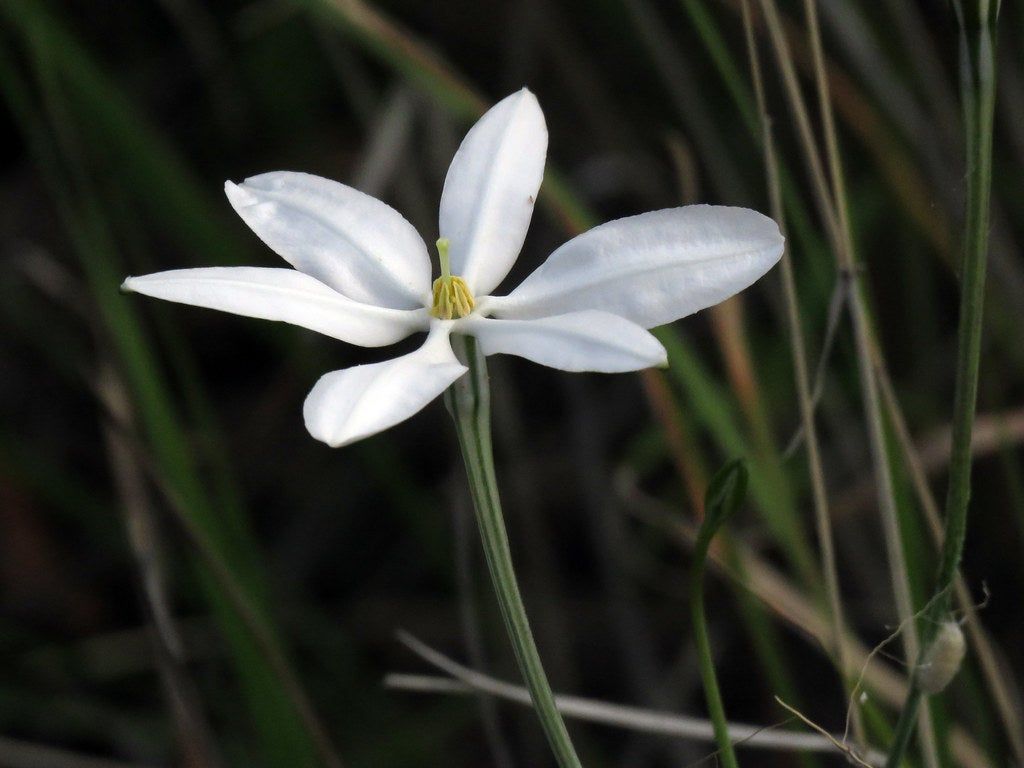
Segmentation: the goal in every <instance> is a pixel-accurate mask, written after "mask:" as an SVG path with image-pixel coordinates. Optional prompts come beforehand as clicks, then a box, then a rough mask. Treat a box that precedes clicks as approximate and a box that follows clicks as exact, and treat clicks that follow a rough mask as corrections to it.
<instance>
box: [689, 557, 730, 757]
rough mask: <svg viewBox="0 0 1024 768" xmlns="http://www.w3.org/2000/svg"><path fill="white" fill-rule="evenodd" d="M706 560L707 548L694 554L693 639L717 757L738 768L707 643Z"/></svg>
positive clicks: (691, 611) (691, 588) (713, 663)
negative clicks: (705, 610) (713, 732)
mask: <svg viewBox="0 0 1024 768" xmlns="http://www.w3.org/2000/svg"><path fill="white" fill-rule="evenodd" d="M706 558H707V546H705V547H704V551H703V552H697V553H695V554H694V574H693V581H692V582H691V584H690V614H691V617H692V621H693V636H694V639H695V640H696V642H697V665H698V666H699V667H700V677H701V680H702V681H703V683H704V698H705V699H706V701H707V705H708V715H709V716H710V717H711V724H712V725H713V726H714V729H715V741H717V742H718V757H719V758H721V761H722V765H723V766H724V767H725V768H739V766H738V763H737V762H736V753H735V752H734V751H733V748H732V740H731V739H730V738H729V724H728V720H726V717H725V706H724V705H723V704H722V693H721V691H719V689H718V677H717V676H716V675H715V662H714V659H712V657H711V641H710V640H709V639H708V625H707V619H706V618H705V616H704V562H705V560H706Z"/></svg>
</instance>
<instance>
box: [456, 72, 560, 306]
mask: <svg viewBox="0 0 1024 768" xmlns="http://www.w3.org/2000/svg"><path fill="white" fill-rule="evenodd" d="M547 149H548V129H547V126H546V125H545V123H544V113H543V112H541V109H540V105H539V104H538V103H537V99H536V97H535V96H534V95H533V94H532V93H530V92H529V91H528V90H526V89H525V88H524V89H522V90H521V91H519V92H517V93H513V94H512V95H511V96H507V97H506V98H504V99H502V100H501V101H499V102H498V103H497V104H495V105H494V106H493V107H491V109H490V110H488V111H487V114H485V115H484V116H483V117H481V118H480V120H479V121H478V122H477V124H476V125H474V126H473V127H472V128H471V129H470V131H469V133H468V134H467V135H466V138H465V139H464V140H463V142H462V146H460V147H459V151H458V152H456V153H455V158H454V159H453V160H452V164H451V167H450V168H449V169H448V176H447V178H445V181H444V192H443V193H442V195H441V217H440V230H441V237H446V238H448V240H449V242H450V243H451V246H450V247H451V250H450V253H451V259H452V274H455V275H460V276H461V277H462V278H463V279H464V280H465V281H466V283H467V284H468V285H469V287H470V289H472V291H473V293H474V294H476V295H483V294H485V293H489V292H490V291H492V290H493V289H494V288H495V287H496V286H497V285H498V283H500V282H501V281H502V279H504V277H505V275H507V274H508V271H509V270H510V269H511V268H512V265H513V264H514V263H515V261H516V257H518V256H519V251H520V250H521V249H522V247H523V240H524V239H525V238H526V230H527V229H528V228H529V226H530V218H531V217H532V216H533V204H534V201H535V200H536V199H537V191H538V190H539V189H540V182H541V179H542V178H543V176H544V158H545V156H546V154H547Z"/></svg>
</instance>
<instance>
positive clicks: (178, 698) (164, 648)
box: [95, 366, 222, 768]
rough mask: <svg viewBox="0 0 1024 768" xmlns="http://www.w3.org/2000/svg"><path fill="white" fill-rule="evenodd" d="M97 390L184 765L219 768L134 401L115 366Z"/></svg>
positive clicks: (108, 369)
mask: <svg viewBox="0 0 1024 768" xmlns="http://www.w3.org/2000/svg"><path fill="white" fill-rule="evenodd" d="M95 386H96V391H97V394H98V395H99V397H101V398H102V399H103V401H104V404H105V406H106V413H107V415H106V418H105V419H104V425H103V437H104V442H105V443H106V446H107V453H108V455H109V456H110V464H111V469H112V471H113V474H114V484H115V487H116V488H117V492H118V496H119V497H120V502H121V508H122V511H123V513H124V518H125V527H126V528H127V530H128V540H129V543H130V545H131V549H132V553H133V555H134V557H135V562H136V567H137V570H138V575H139V581H140V584H141V593H142V596H143V599H144V601H145V605H146V610H147V613H148V614H149V623H150V626H151V629H152V632H151V637H152V641H153V650H154V657H155V662H156V667H157V670H158V672H159V675H160V681H161V683H162V686H163V689H164V695H165V696H166V699H167V702H168V705H169V707H170V711H171V716H172V718H173V720H174V725H175V729H176V730H177V733H178V741H177V743H178V747H179V749H180V750H181V759H182V764H183V765H184V766H187V767H188V768H216V767H217V766H220V765H222V761H221V758H220V755H219V753H218V750H217V747H216V743H215V741H214V739H213V735H212V731H211V729H210V726H209V723H208V722H207V719H206V715H205V708H204V706H203V704H202V699H201V698H200V696H199V692H198V691H197V690H196V687H195V684H194V683H193V681H192V679H191V678H190V677H189V675H188V672H187V670H186V666H185V648H184V643H183V642H182V639H181V635H180V633H179V631H178V627H177V624H176V622H175V620H174V617H173V613H172V610H171V607H170V601H169V599H168V595H167V585H166V581H165V578H164V572H163V567H162V563H161V562H160V560H161V558H160V551H159V543H158V541H157V533H156V530H157V525H156V520H155V514H154V511H153V509H152V506H151V504H150V499H149V494H148V492H147V490H146V484H145V482H144V479H143V475H144V473H143V472H142V471H141V468H140V467H139V466H138V464H137V462H136V461H135V458H134V452H133V450H132V446H131V445H130V444H129V442H128V441H127V440H126V439H125V432H126V430H127V429H129V424H130V421H131V405H130V398H129V396H128V393H127V391H126V390H125V387H124V384H123V383H122V382H121V381H119V379H118V378H117V374H116V373H115V372H114V369H113V367H112V366H104V367H103V368H102V369H101V371H100V373H99V375H98V376H97V381H96V384H95Z"/></svg>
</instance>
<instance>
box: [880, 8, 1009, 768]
mask: <svg viewBox="0 0 1024 768" xmlns="http://www.w3.org/2000/svg"><path fill="white" fill-rule="evenodd" d="M999 5H1000V3H999V0H978V2H977V3H976V4H968V5H965V4H964V3H963V2H961V0H954V3H953V8H954V10H955V12H956V18H957V23H958V25H959V44H960V95H961V99H962V101H963V104H962V106H963V120H964V137H965V142H966V150H967V152H966V155H967V199H966V201H965V205H966V217H965V232H964V246H963V267H962V270H961V274H960V283H961V284H960V320H959V326H958V336H959V339H958V347H957V363H956V394H955V399H954V403H953V434H952V441H953V442H952V454H951V457H950V466H949V487H948V492H947V496H946V524H945V539H944V541H943V547H942V555H941V560H940V563H939V573H938V578H937V583H936V588H935V595H936V598H937V599H935V600H934V601H933V602H932V603H931V604H930V606H929V610H928V611H927V612H926V614H925V622H924V627H925V632H926V633H927V637H928V639H929V640H931V639H932V638H934V635H935V628H936V627H937V626H938V625H939V623H940V622H942V621H944V620H946V619H947V618H948V617H949V615H950V607H951V600H952V591H953V590H952V586H953V582H954V579H955V578H956V575H957V570H958V568H959V566H960V558H961V556H962V553H963V546H964V539H965V537H966V534H967V507H968V503H969V501H970V495H971V465H972V451H971V436H972V433H973V429H974V412H975V406H976V402H977V395H978V368H979V363H980V360H981V331H982V322H983V319H984V294H985V268H986V264H987V259H988V237H989V231H988V230H989V207H990V196H991V189H992V132H993V118H994V112H995V100H996V51H995V42H996V22H997V19H998V16H999ZM927 645H928V644H927V643H926V644H925V647H926V648H927ZM922 658H923V656H922V657H919V660H918V664H916V665H915V667H914V669H913V670H912V673H911V687H910V693H909V694H908V696H907V700H906V703H905V704H904V706H903V711H902V712H901V714H900V719H899V722H898V724H897V727H896V734H895V736H894V737H893V744H892V747H891V748H890V750H889V759H888V762H887V763H886V765H887V768H897V766H899V765H900V764H901V763H902V761H903V758H904V755H905V754H906V751H907V747H908V745H909V743H910V737H911V733H912V730H913V729H912V723H913V721H914V719H915V716H916V712H917V711H918V709H919V708H920V706H921V700H922V698H923V692H922V690H921V687H920V685H919V681H918V672H919V665H920V661H921V659H922Z"/></svg>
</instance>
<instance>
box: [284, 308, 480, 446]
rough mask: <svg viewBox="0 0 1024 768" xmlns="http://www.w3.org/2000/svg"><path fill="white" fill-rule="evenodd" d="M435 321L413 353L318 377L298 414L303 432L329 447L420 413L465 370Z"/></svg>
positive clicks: (444, 325)
mask: <svg viewBox="0 0 1024 768" xmlns="http://www.w3.org/2000/svg"><path fill="white" fill-rule="evenodd" d="M450 325H451V324H450V323H437V324H435V326H434V327H433V328H432V329H431V332H430V334H428V336H427V340H426V341H425V342H424V344H423V346H422V347H420V348H419V349H418V350H416V351H415V352H412V353H410V354H408V355H403V356H402V357H398V358H395V359H394V360H388V361H386V362H383V363H372V364H370V365H357V366H356V367H354V368H346V369H345V370H343V371H334V372H333V373H328V374H326V375H324V376H322V377H321V378H320V380H319V381H318V382H317V383H316V385H315V386H314V387H313V389H312V391H311V392H310V393H309V396H308V397H307V398H306V403H305V405H303V408H302V413H303V416H304V417H305V420H306V429H308V430H309V433H310V434H311V435H312V436H313V437H315V438H316V439H317V440H320V441H322V442H324V443H327V444H328V445H329V446H331V447H332V448H338V447H340V446H342V445H348V444H349V443H354V442H355V441H356V440H361V439H363V438H364V437H369V436H370V435H373V434H376V433H377V432H381V431H383V430H385V429H387V428H388V427H392V426H394V425H395V424H398V423H399V422H401V421H405V420H406V419H408V418H409V417H410V416H412V415H413V414H415V413H417V412H418V411H420V410H421V409H422V408H423V407H424V406H426V405H427V404H428V403H429V402H430V401H431V400H433V399H434V398H436V397H437V396H438V395H440V394H441V393H442V392H444V390H445V389H446V388H447V387H448V386H449V385H450V384H451V383H452V382H454V381H455V380H456V379H457V378H459V376H461V375H462V374H464V373H465V372H466V370H467V369H466V367H465V366H464V365H462V363H460V362H459V361H458V360H457V359H456V357H455V354H454V353H453V352H452V348H451V344H450V343H449V341H448V328H449V327H450Z"/></svg>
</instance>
